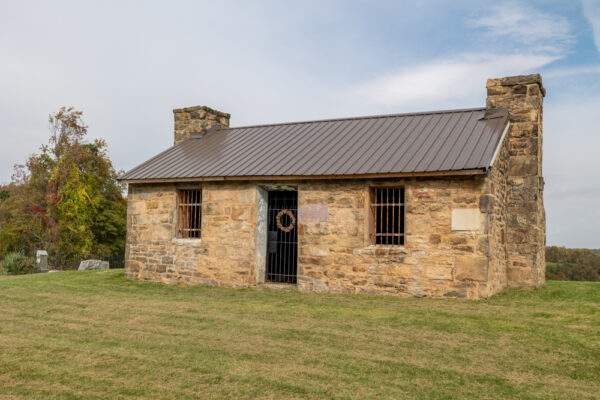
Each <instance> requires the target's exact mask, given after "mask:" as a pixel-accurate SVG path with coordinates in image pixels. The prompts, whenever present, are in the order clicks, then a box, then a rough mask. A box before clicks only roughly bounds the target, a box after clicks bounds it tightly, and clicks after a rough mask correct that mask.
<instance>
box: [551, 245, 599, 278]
mask: <svg viewBox="0 0 600 400" xmlns="http://www.w3.org/2000/svg"><path fill="white" fill-rule="evenodd" d="M546 279H552V280H558V281H594V282H596V281H600V249H567V248H566V247H557V246H551V247H546Z"/></svg>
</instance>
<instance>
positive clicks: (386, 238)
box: [370, 187, 404, 245]
mask: <svg viewBox="0 0 600 400" xmlns="http://www.w3.org/2000/svg"><path fill="white" fill-rule="evenodd" d="M370 234H371V244H383V245H403V244H404V189H403V188H393V187H386V188H372V189H371V227H370Z"/></svg>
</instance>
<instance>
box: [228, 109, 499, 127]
mask: <svg viewBox="0 0 600 400" xmlns="http://www.w3.org/2000/svg"><path fill="white" fill-rule="evenodd" d="M486 109H487V107H474V108H457V109H452V110H435V111H418V112H408V113H396V114H376V115H363V116H358V117H347V118H325V119H314V120H307V121H295V122H278V123H273V124H256V125H244V126H232V127H229V128H224V129H221V130H231V129H247V128H259V127H264V126H283V125H299V124H311V123H315V122H335V121H353V120H358V119H371V118H390V117H409V116H413V115H429V114H449V113H459V112H473V111H483V110H486Z"/></svg>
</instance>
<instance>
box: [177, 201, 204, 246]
mask: <svg viewBox="0 0 600 400" xmlns="http://www.w3.org/2000/svg"><path fill="white" fill-rule="evenodd" d="M177 197H178V199H177V200H178V206H177V208H178V209H177V237H179V238H185V239H189V238H200V237H201V236H202V190H178V191H177Z"/></svg>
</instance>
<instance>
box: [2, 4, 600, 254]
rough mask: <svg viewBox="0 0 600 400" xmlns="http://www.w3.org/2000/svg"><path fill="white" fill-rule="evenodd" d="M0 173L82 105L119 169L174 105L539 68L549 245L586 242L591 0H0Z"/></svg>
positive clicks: (253, 104)
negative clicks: (58, 117)
mask: <svg viewBox="0 0 600 400" xmlns="http://www.w3.org/2000/svg"><path fill="white" fill-rule="evenodd" d="M0 9H1V10H2V12H1V13H0V135H1V139H2V142H1V145H0V183H7V182H9V181H10V179H11V175H12V172H13V165H14V164H17V163H22V162H24V161H25V160H26V158H27V157H28V156H29V155H30V154H32V153H35V152H37V151H39V147H40V146H41V145H42V144H44V143H46V142H47V140H48V137H49V131H48V115H49V114H50V113H53V112H56V111H57V110H58V109H59V108H60V107H61V106H74V107H75V108H76V109H79V110H81V111H83V112H84V121H85V123H86V124H87V125H88V126H89V137H90V139H92V138H96V137H101V138H104V139H106V141H107V143H108V146H109V155H110V157H111V159H112V160H113V163H114V165H115V167H116V168H117V169H119V170H128V169H130V168H132V167H134V166H136V165H137V164H139V163H141V162H143V161H145V160H146V159H148V158H150V157H151V156H153V155H155V154H156V153H158V152H160V151H162V150H164V149H166V148H167V147H169V146H171V145H172V141H173V114H172V110H173V109H174V108H180V107H186V106H192V105H207V106H209V107H213V108H216V109H218V110H222V111H225V112H228V113H231V115H232V117H231V125H232V126H243V125H250V124H261V123H277V122H286V121H300V120H310V119H320V118H337V117H350V116H359V115H371V114H386V113H402V112H412V111H427V110H436V109H455V108H465V107H480V106H484V105H485V97H486V90H485V82H486V79H487V78H495V77H502V76H508V75H520V74H530V73H540V74H542V77H543V80H544V86H545V87H546V90H547V96H546V98H545V100H544V101H545V102H544V172H543V173H544V178H545V181H546V187H545V193H544V196H545V205H546V215H547V242H548V244H549V245H560V246H567V247H589V248H600V207H599V205H600V154H599V153H600V152H599V150H600V128H599V127H600V91H599V89H600V0H582V1H577V0H570V1H562V0H558V1H529V2H527V1H506V2H503V1H489V2H487V1H481V0H478V1H463V0H454V1H452V2H442V1H439V0H430V1H428V0H417V1H412V2H400V1H351V0H344V1H341V0H340V1H336V0H319V1H311V0H304V1H301V2H298V1H295V2H292V1H282V0H279V1H261V0H257V1H253V2H248V1H226V0H222V1H126V0H125V1H123V0H120V1H102V2H99V1H84V0H77V1H60V0H53V1H51V2H48V1H26V0H25V1H18V2H17V1H9V0H0Z"/></svg>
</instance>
